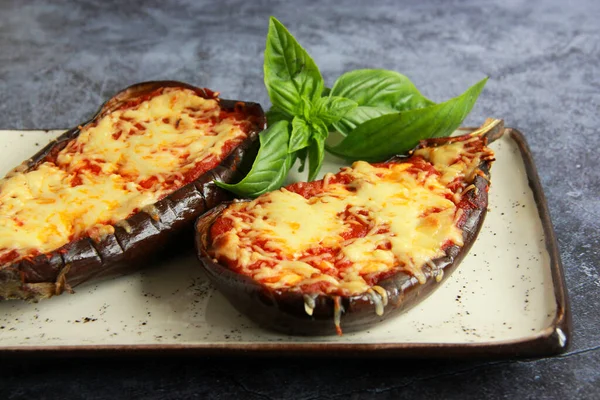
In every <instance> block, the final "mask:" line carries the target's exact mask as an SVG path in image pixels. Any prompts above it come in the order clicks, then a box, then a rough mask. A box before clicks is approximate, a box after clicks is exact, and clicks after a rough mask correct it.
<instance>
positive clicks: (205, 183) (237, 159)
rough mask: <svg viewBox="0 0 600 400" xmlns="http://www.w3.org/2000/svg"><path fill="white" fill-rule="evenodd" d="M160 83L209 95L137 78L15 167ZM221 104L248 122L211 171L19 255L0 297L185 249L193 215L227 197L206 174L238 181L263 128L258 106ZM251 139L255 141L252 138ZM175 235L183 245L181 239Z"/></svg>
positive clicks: (40, 295) (122, 270) (37, 295)
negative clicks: (108, 223) (112, 218)
mask: <svg viewBox="0 0 600 400" xmlns="http://www.w3.org/2000/svg"><path fill="white" fill-rule="evenodd" d="M162 87H177V88H187V89H191V90H193V91H195V92H196V93H197V94H198V95H199V96H201V97H204V98H213V96H214V94H213V92H212V91H210V90H208V89H203V88H197V87H194V86H191V85H188V84H185V83H181V82H175V81H153V82H144V83H139V84H136V85H133V86H130V87H128V88H126V89H125V90H123V91H121V92H119V93H118V94H116V95H115V96H114V97H112V98H111V99H110V100H108V101H107V102H106V103H104V104H103V106H102V107H101V108H100V110H99V111H98V112H97V113H96V114H95V115H94V117H92V118H91V119H90V120H89V121H87V122H86V123H84V124H82V125H80V126H78V127H75V128H73V129H70V130H68V131H67V132H65V133H64V134H62V135H61V136H59V137H58V138H57V139H56V140H53V141H52V142H50V143H49V144H48V145H47V146H46V147H44V148H43V149H42V150H41V151H39V152H38V153H37V154H36V155H34V156H33V157H32V158H30V159H29V160H27V161H25V162H24V163H23V164H21V165H20V166H19V167H17V168H15V171H20V172H23V171H28V170H31V169H34V168H36V166H37V165H38V164H40V163H41V162H43V161H44V160H45V159H46V157H48V156H49V155H51V154H54V152H57V151H60V150H61V149H62V148H64V147H65V146H66V145H67V143H68V142H69V141H70V140H72V139H74V138H76V137H77V136H78V135H79V133H80V130H81V128H82V127H83V126H85V125H88V124H91V123H94V122H95V121H97V120H98V119H99V118H101V117H103V116H104V115H106V114H108V113H110V112H111V111H113V110H115V109H116V108H118V107H119V106H120V105H122V104H123V103H124V102H126V101H128V100H132V99H135V98H137V97H138V96H142V95H144V94H147V93H150V92H152V91H154V90H156V89H159V88H162ZM219 104H220V107H221V108H222V109H225V110H233V109H234V108H236V109H238V110H241V111H242V112H243V113H244V114H245V115H246V116H247V118H248V120H249V121H251V123H252V126H251V128H250V130H249V132H248V137H247V138H246V139H245V140H244V142H242V143H241V144H240V146H238V147H237V148H235V149H234V150H232V151H231V153H230V154H229V155H227V156H226V157H225V158H224V159H223V161H222V162H221V163H220V164H219V165H218V166H217V167H216V168H214V169H213V170H211V171H208V172H206V173H205V174H203V175H202V176H200V177H199V178H198V179H196V180H195V181H193V182H191V183H189V184H187V185H185V186H183V187H181V188H179V189H177V190H176V191H175V192H173V193H171V194H170V195H168V196H166V197H164V198H163V199H161V200H159V201H158V202H156V203H155V204H154V207H145V208H144V210H145V211H140V212H137V213H136V214H134V215H132V216H130V217H129V218H127V219H126V220H124V221H119V222H118V223H116V224H115V232H114V234H109V235H106V236H104V237H102V238H101V239H100V240H99V241H95V240H93V239H91V238H90V237H83V238H80V239H78V240H76V241H73V242H70V243H68V244H66V245H64V246H62V247H61V248H59V249H56V250H54V251H52V252H50V253H46V254H41V255H38V256H36V257H34V258H33V259H31V260H27V259H23V260H20V261H16V262H15V263H13V264H10V265H6V266H3V267H0V300H4V299H24V300H30V301H37V300H40V299H44V298H48V297H52V296H55V295H59V294H61V293H63V292H64V291H72V288H73V287H75V286H77V285H80V284H82V283H84V282H88V281H91V280H95V279H99V278H110V277H115V276H119V275H124V274H126V273H129V272H132V271H134V270H138V269H141V268H143V267H144V266H146V265H148V264H151V262H150V261H153V260H155V259H157V258H160V257H165V256H168V253H169V252H170V251H171V252H172V251H173V250H174V249H175V250H176V249H178V248H184V247H185V245H186V244H187V245H188V246H189V248H193V240H192V238H193V227H194V222H195V220H196V218H197V217H198V216H200V215H201V214H202V213H204V212H205V211H207V210H209V209H211V208H212V207H214V206H216V205H217V204H220V203H221V202H223V201H227V200H231V199H232V196H231V194H230V193H229V192H227V191H225V190H223V189H221V188H219V187H217V186H216V185H215V184H214V180H215V179H218V180H222V181H224V182H234V181H236V180H238V179H240V174H241V173H240V171H239V167H240V165H242V164H246V163H248V162H251V161H248V159H247V158H248V157H252V155H253V154H252V149H253V148H254V147H255V146H252V145H253V144H254V142H256V139H257V138H258V133H259V132H260V131H261V130H262V129H264V127H265V123H266V120H265V115H264V112H263V110H262V108H261V106H260V105H259V104H256V103H250V102H241V101H234V100H223V99H221V100H220V101H219ZM256 143H257V142H256ZM182 241H183V242H184V244H182Z"/></svg>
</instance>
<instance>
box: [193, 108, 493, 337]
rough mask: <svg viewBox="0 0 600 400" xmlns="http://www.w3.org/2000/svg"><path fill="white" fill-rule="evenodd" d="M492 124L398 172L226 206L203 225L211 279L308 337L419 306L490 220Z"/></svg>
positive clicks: (321, 183)
mask: <svg viewBox="0 0 600 400" xmlns="http://www.w3.org/2000/svg"><path fill="white" fill-rule="evenodd" d="M502 132H503V127H502V121H500V120H489V121H487V122H486V124H485V125H484V126H483V127H482V128H480V129H479V130H477V131H475V132H473V133H471V134H467V135H464V136H459V137H451V138H442V139H439V138H438V139H430V140H426V141H423V142H421V144H420V145H419V146H418V147H417V148H416V149H414V150H413V151H412V152H411V153H410V155H408V156H403V157H394V158H392V159H391V160H389V161H387V162H382V163H377V164H369V163H367V162H363V161H358V162H355V163H354V164H353V165H352V166H351V167H346V168H342V169H341V171H340V172H339V173H337V174H327V175H325V177H324V179H322V180H318V181H313V182H308V183H307V182H300V183H295V184H292V185H290V186H287V187H285V188H282V189H280V190H277V191H274V192H271V193H267V194H264V195H262V196H260V197H258V198H256V199H254V200H252V201H236V202H233V203H229V204H222V205H220V206H217V207H215V208H214V209H213V210H211V211H209V212H208V213H206V214H205V215H204V216H202V217H201V218H200V219H199V220H198V223H197V226H196V229H197V237H196V246H197V250H198V255H199V258H200V261H201V263H202V265H203V266H204V269H205V270H206V272H207V274H208V276H209V278H210V279H211V280H212V281H213V283H214V284H215V285H216V287H217V288H218V289H219V290H220V291H221V292H222V293H223V294H224V295H225V296H226V297H227V298H228V300H229V301H230V302H231V303H232V304H233V306H234V307H235V308H237V309H238V311H240V312H241V313H243V314H246V315H247V316H249V317H250V318H251V319H253V320H254V321H256V322H258V323H259V324H260V325H262V326H264V327H267V328H272V329H274V330H278V331H281V332H285V333H288V334H301V335H327V334H334V333H336V332H337V333H338V334H341V332H342V328H343V330H344V331H345V332H351V331H356V330H361V329H365V328H368V327H370V326H372V325H373V324H375V323H377V322H379V321H382V320H384V319H386V318H389V317H390V316H393V315H396V314H398V313H401V312H402V311H404V310H406V309H408V308H410V307H412V306H414V305H415V304H417V303H418V302H419V301H421V300H422V299H424V298H425V297H426V295H428V294H429V293H430V292H432V291H433V290H434V289H435V288H436V287H438V286H439V283H440V282H441V281H443V280H444V279H445V278H446V277H448V276H449V274H450V273H451V272H452V271H453V270H454V269H455V268H456V267H457V266H458V264H459V263H460V261H461V260H462V259H463V257H464V256H465V254H466V253H467V252H468V250H469V248H470V247H471V245H472V243H473V241H474V240H475V238H476V236H477V234H478V232H479V230H480V228H481V225H482V222H483V219H484V216H485V214H486V211H487V204H488V189H489V184H490V175H489V169H490V166H491V163H492V161H493V160H494V154H493V152H492V150H490V149H489V148H488V147H487V144H488V141H489V140H494V139H495V138H497V137H498V136H499V135H501V134H502Z"/></svg>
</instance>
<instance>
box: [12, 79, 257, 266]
mask: <svg viewBox="0 0 600 400" xmlns="http://www.w3.org/2000/svg"><path fill="white" fill-rule="evenodd" d="M247 131H248V129H247V125H246V122H244V121H241V120H239V119H238V118H236V117H235V115H233V113H227V112H225V111H223V110H221V108H220V106H219V103H218V100H216V99H204V98H202V97H200V96H198V95H197V94H196V93H195V92H194V91H192V90H189V89H182V88H164V89H162V90H161V91H158V92H157V93H156V94H155V95H153V96H151V97H150V98H148V99H145V100H143V101H141V102H137V104H136V103H135V102H134V103H133V104H131V105H129V106H128V107H124V108H122V109H118V110H116V111H113V112H110V113H108V114H107V115H105V116H103V117H102V118H100V119H99V120H98V121H97V122H96V123H93V124H90V125H88V126H85V127H83V128H82V130H81V133H80V134H79V136H78V137H77V139H75V140H73V141H71V142H69V143H68V144H67V146H66V147H65V148H64V149H62V150H61V151H60V152H58V154H56V155H55V157H53V158H52V159H48V160H47V161H45V162H43V163H42V164H40V165H39V166H37V168H35V169H34V170H32V171H29V172H17V173H13V174H11V175H10V176H8V177H7V178H5V179H3V180H0V259H2V260H8V261H15V259H18V258H19V257H24V256H27V255H29V254H32V253H33V252H39V253H46V252H49V251H52V250H55V249H57V248H59V247H61V246H63V245H64V244H66V243H68V242H69V241H71V240H73V239H75V238H78V237H82V236H84V235H90V236H92V237H93V238H101V237H102V236H103V235H106V234H108V233H112V232H114V228H113V227H112V226H111V225H112V224H114V223H116V222H117V221H120V220H123V219H125V218H127V217H129V216H130V215H131V214H132V213H133V212H135V211H136V210H142V209H144V207H146V208H147V206H149V205H151V204H153V203H155V202H156V201H158V200H160V199H161V198H162V197H164V196H166V195H168V194H169V193H171V192H172V191H174V190H175V189H177V188H178V187H181V186H183V185H184V184H185V183H188V182H189V181H191V180H193V179H195V178H197V177H198V176H199V175H201V174H202V173H203V172H205V171H206V170H208V169H211V168H213V167H214V166H215V165H216V164H218V163H219V162H220V160H222V158H223V157H224V156H225V155H226V154H227V152H229V151H230V150H231V148H233V147H235V145H236V144H237V143H241V141H243V140H244V139H245V138H246V137H247V135H248V133H247ZM15 250H16V252H14V251H15ZM11 252H12V253H11ZM8 253H11V254H13V256H12V257H10V259H9V258H7V257H4V258H2V255H4V254H8ZM15 254H17V256H16V257H15V256H14V255H15Z"/></svg>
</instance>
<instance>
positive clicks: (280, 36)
mask: <svg viewBox="0 0 600 400" xmlns="http://www.w3.org/2000/svg"><path fill="white" fill-rule="evenodd" d="M264 73H265V86H266V87H267V92H268V93H269V97H270V99H271V102H272V103H273V105H274V106H277V107H279V108H280V109H281V110H283V111H284V112H286V113H288V114H290V115H299V114H300V112H301V110H300V107H299V106H300V102H301V99H302V98H303V97H305V98H308V99H309V100H310V101H313V100H316V99H317V98H319V97H320V96H321V93H322V92H323V86H324V83H323V77H322V76H321V73H320V72H319V68H318V67H317V65H316V64H315V62H314V61H313V59H312V58H311V57H310V56H309V55H308V53H307V52H306V50H304V49H303V48H302V46H300V45H299V44H298V42H297V41H296V39H294V37H293V36H292V35H291V34H290V33H289V32H288V30H287V29H286V28H285V26H283V24H282V23H281V22H279V21H278V20H277V19H275V18H274V17H271V20H270V22H269V33H268V34H267V47H266V49H265V61H264Z"/></svg>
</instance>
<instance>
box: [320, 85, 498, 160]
mask: <svg viewBox="0 0 600 400" xmlns="http://www.w3.org/2000/svg"><path fill="white" fill-rule="evenodd" d="M486 81H487V78H485V79H483V80H482V81H480V82H478V83H477V84H475V85H473V86H472V87H471V88H469V89H468V90H467V91H466V92H465V93H463V94H462V95H460V96H458V97H455V98H453V99H451V100H448V101H446V102H444V103H440V104H436V105H433V106H429V107H426V108H420V109H416V110H410V111H404V112H400V113H396V114H387V115H382V116H380V117H377V118H375V119H371V120H369V121H367V122H365V123H363V124H361V125H359V126H358V127H357V128H356V129H354V130H353V131H352V132H350V134H349V135H348V136H346V138H344V140H342V141H341V142H340V143H339V144H338V145H337V146H334V147H330V148H328V150H329V151H330V152H331V153H333V154H335V155H337V156H340V157H343V158H346V159H349V160H357V159H361V160H365V161H381V160H385V159H387V158H389V157H391V156H393V155H395V154H402V153H405V152H407V151H409V150H411V149H412V148H414V147H415V146H416V145H417V144H418V143H419V141H420V140H422V139H427V138H432V137H442V136H448V135H450V134H451V133H452V132H454V131H455V130H456V128H458V127H459V126H460V124H461V122H462V121H463V120H464V119H465V117H466V116H467V115H468V114H469V112H471V109H472V108H473V105H474V104H475V102H476V101H477V97H478V96H479V93H481V90H482V89H483V87H484V86H485V83H486Z"/></svg>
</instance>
